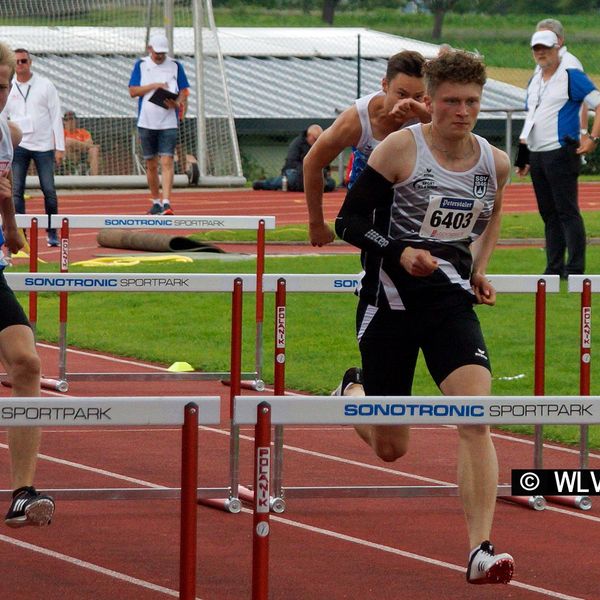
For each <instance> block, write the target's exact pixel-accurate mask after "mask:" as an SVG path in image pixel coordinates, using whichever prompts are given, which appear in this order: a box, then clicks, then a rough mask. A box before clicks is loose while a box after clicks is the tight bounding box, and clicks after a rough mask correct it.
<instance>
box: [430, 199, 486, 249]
mask: <svg viewBox="0 0 600 600" xmlns="http://www.w3.org/2000/svg"><path fill="white" fill-rule="evenodd" d="M482 209H483V202H481V201H480V200H477V199H475V198H448V197H447V196H435V195H432V196H430V197H429V206H428V207H427V212H426V213H425V217H424V219H423V224H422V225H421V229H420V231H419V236H421V237H422V238H426V239H434V240H442V241H451V240H463V239H465V238H467V237H469V235H470V234H471V232H472V231H473V227H474V226H475V223H476V221H477V218H478V217H479V213H480V212H481V211H482Z"/></svg>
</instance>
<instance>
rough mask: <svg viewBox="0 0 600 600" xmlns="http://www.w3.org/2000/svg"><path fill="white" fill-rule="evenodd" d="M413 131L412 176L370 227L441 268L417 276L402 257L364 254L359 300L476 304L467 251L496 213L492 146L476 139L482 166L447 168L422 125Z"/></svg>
mask: <svg viewBox="0 0 600 600" xmlns="http://www.w3.org/2000/svg"><path fill="white" fill-rule="evenodd" d="M408 129H409V130H410V131H411V133H412V135H413V136H414V139H415V143H416V160H415V166H414V169H413V172H412V173H411V175H410V176H409V177H408V179H406V180H405V181H403V182H400V183H396V184H395V185H394V186H393V200H392V203H391V206H386V207H381V208H378V209H376V210H375V211H374V212H373V217H372V218H373V221H372V222H373V229H375V230H377V231H380V232H387V238H388V239H390V240H398V241H400V242H402V243H404V244H406V245H407V246H412V247H414V248H423V249H426V250H429V251H430V252H431V254H432V255H433V256H434V257H435V258H436V259H437V260H438V263H439V268H438V269H437V270H436V271H435V272H434V273H433V274H432V275H430V276H428V277H413V276H411V275H409V274H408V273H407V272H406V271H405V270H404V268H403V267H401V266H400V263H399V260H394V259H389V258H382V256H381V254H378V253H376V252H369V251H368V250H364V249H363V252H362V263H363V268H364V269H365V276H364V277H363V280H362V284H361V289H360V292H359V293H360V297H361V299H362V300H364V301H366V302H367V303H368V304H370V305H373V306H379V307H381V308H383V307H389V308H390V309H392V310H413V309H415V310H423V309H430V308H437V307H442V306H444V307H448V306H451V305H456V304H471V303H472V302H473V301H474V294H473V292H472V290H471V284H470V276H471V269H472V264H473V259H472V256H471V251H470V248H469V247H470V244H471V243H472V242H473V241H474V240H475V239H477V237H479V235H480V234H481V233H482V232H483V230H484V229H485V227H486V225H487V223H488V221H489V219H490V217H491V215H492V211H493V208H494V200H495V197H496V193H497V188H498V185H497V178H496V168H495V163H494V156H493V153H492V147H491V146H490V144H489V143H488V142H487V141H486V140H485V139H483V138H481V137H480V136H477V135H474V137H475V141H476V143H477V144H478V145H479V149H480V153H479V154H480V156H479V160H478V161H477V163H476V164H475V165H474V166H473V167H472V168H470V169H469V170H467V171H463V172H457V171H448V170H447V169H444V168H443V167H442V166H440V165H439V164H438V162H437V161H436V159H435V158H434V156H433V155H432V153H431V150H430V149H429V147H428V146H427V144H426V142H425V139H424V136H423V129H422V126H421V124H417V125H413V126H411V127H409V128H408Z"/></svg>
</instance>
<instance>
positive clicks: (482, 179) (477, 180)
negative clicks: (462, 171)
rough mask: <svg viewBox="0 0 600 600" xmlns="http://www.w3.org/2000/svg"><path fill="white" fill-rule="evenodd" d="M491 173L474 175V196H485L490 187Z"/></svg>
mask: <svg viewBox="0 0 600 600" xmlns="http://www.w3.org/2000/svg"><path fill="white" fill-rule="evenodd" d="M489 180H490V176H489V175H474V176H473V196H475V198H479V199H481V198H483V197H484V196H485V194H486V192H487V189H488V182H489Z"/></svg>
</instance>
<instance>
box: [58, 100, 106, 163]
mask: <svg viewBox="0 0 600 600" xmlns="http://www.w3.org/2000/svg"><path fill="white" fill-rule="evenodd" d="M76 119H77V117H76V115H75V113H74V112H73V111H72V110H69V111H67V112H66V113H65V114H64V116H63V123H64V129H65V154H66V158H67V159H70V160H75V161H77V162H79V160H81V158H82V155H83V154H84V153H87V158H88V162H89V165H90V175H98V172H99V171H98V167H99V164H100V146H98V145H97V144H94V142H93V141H92V134H91V133H90V132H89V131H88V130H87V129H83V128H78V127H77V121H76Z"/></svg>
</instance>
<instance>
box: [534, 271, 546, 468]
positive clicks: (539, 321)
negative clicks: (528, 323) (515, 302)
mask: <svg viewBox="0 0 600 600" xmlns="http://www.w3.org/2000/svg"><path fill="white" fill-rule="evenodd" d="M545 380H546V281H545V280H544V279H540V280H539V281H538V282H537V289H536V294H535V349H534V390H533V393H534V394H535V395H536V396H543V395H544V394H545ZM543 452H544V429H543V426H542V425H535V426H534V439H533V466H534V468H535V469H542V468H543V462H544V459H543Z"/></svg>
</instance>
